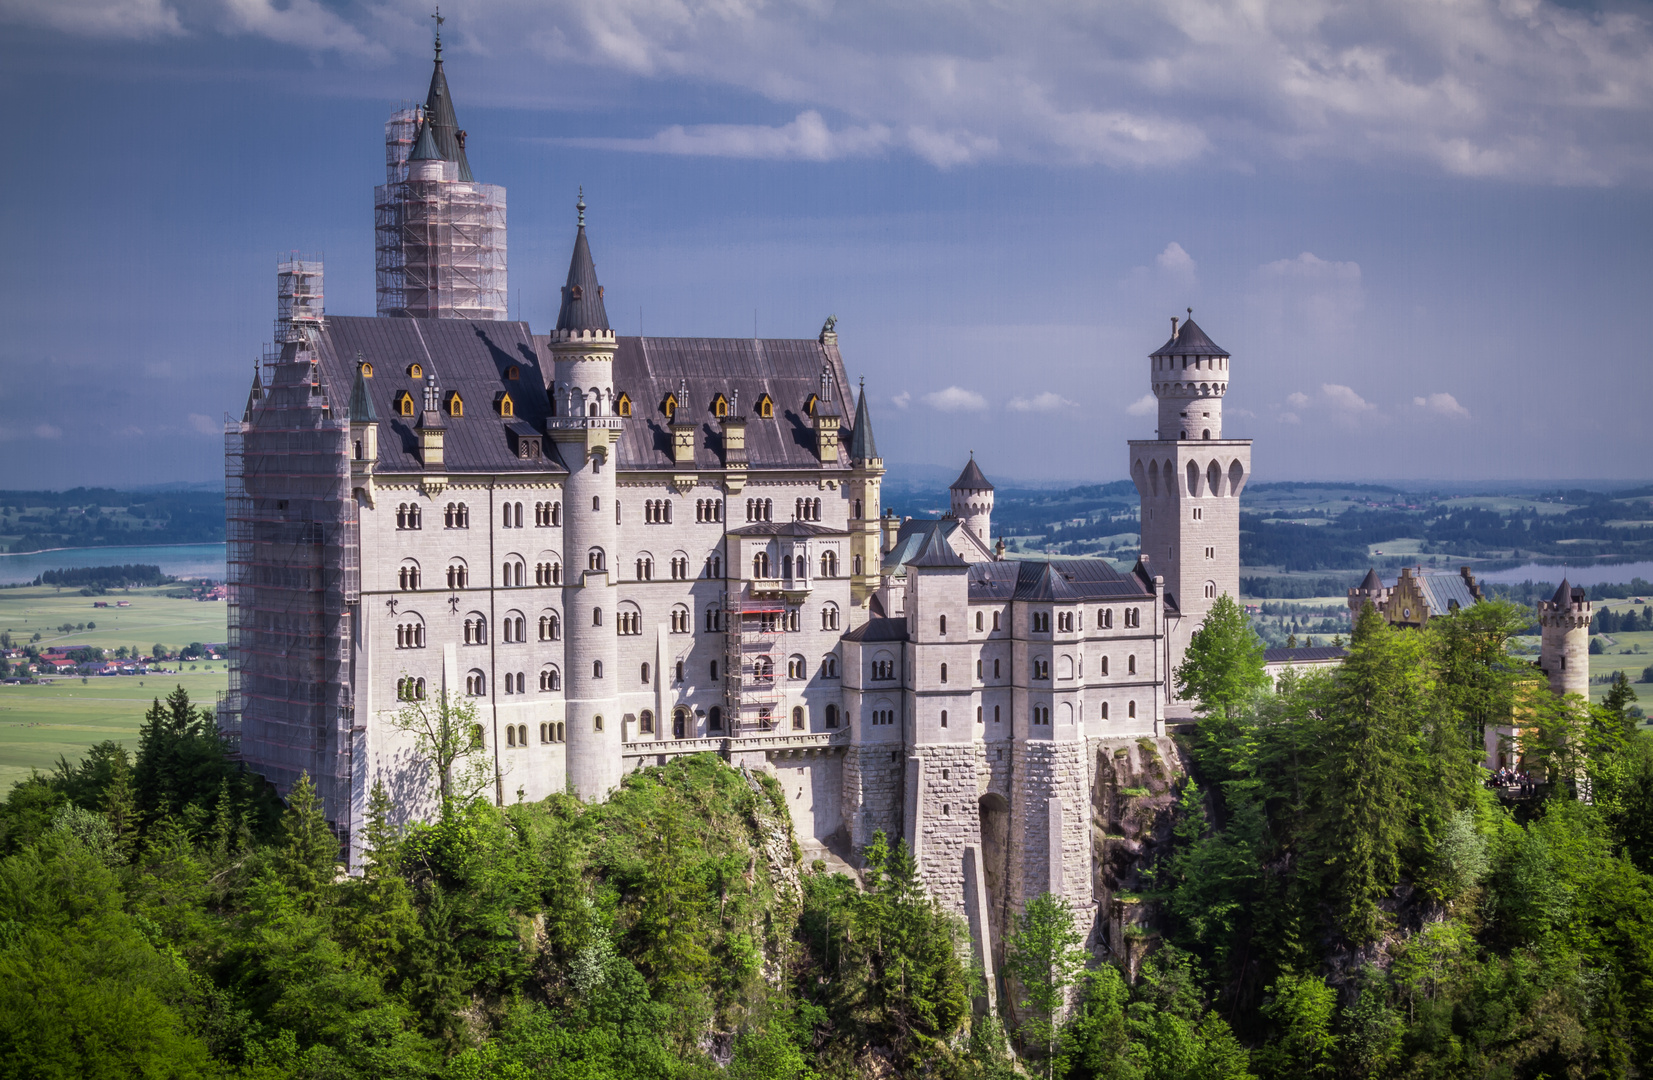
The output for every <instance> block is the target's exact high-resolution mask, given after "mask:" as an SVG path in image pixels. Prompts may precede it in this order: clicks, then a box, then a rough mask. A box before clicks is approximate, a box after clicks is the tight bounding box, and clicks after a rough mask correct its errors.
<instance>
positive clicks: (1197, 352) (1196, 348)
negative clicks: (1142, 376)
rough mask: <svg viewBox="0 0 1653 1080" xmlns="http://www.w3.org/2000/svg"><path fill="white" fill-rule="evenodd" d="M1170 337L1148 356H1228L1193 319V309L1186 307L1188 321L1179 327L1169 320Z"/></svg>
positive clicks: (1174, 321)
mask: <svg viewBox="0 0 1653 1080" xmlns="http://www.w3.org/2000/svg"><path fill="white" fill-rule="evenodd" d="M1171 327H1172V329H1171V338H1170V340H1169V341H1167V342H1166V343H1165V344H1163V345H1161V346H1160V347H1159V348H1158V349H1157V350H1156V351H1154V352H1151V353H1149V354H1148V355H1149V356H1222V357H1226V356H1228V353H1227V352H1225V351H1223V349H1222V348H1221V347H1220V346H1219V345H1218V344H1217V343H1216V342H1215V341H1212V340H1211V339H1210V338H1209V337H1206V335H1205V331H1204V330H1201V329H1200V326H1199V324H1198V323H1196V322H1195V321H1194V309H1193V308H1189V309H1188V321H1187V322H1185V323H1183V324H1182V325H1181V326H1180V327H1179V326H1177V324H1176V320H1175V319H1172V320H1171Z"/></svg>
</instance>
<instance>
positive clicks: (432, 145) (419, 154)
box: [408, 120, 446, 161]
mask: <svg viewBox="0 0 1653 1080" xmlns="http://www.w3.org/2000/svg"><path fill="white" fill-rule="evenodd" d="M432 131H433V129H432V127H431V126H430V123H429V122H427V121H425V120H421V121H419V134H418V135H416V136H414V139H413V152H412V153H411V154H409V155H408V160H409V161H445V160H446V159H445V158H444V157H443V156H442V151H440V150H438V149H437V148H436V136H435V135H433V134H432Z"/></svg>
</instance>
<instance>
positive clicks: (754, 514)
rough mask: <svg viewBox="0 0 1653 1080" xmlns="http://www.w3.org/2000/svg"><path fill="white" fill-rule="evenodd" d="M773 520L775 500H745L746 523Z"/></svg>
mask: <svg viewBox="0 0 1653 1080" xmlns="http://www.w3.org/2000/svg"><path fill="white" fill-rule="evenodd" d="M774 518H775V500H773V499H747V500H746V520H747V521H773V520H774Z"/></svg>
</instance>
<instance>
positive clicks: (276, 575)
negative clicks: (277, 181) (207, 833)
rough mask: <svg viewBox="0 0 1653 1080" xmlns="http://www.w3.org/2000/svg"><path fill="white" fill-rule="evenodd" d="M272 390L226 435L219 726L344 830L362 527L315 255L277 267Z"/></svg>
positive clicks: (263, 376) (266, 361)
mask: <svg viewBox="0 0 1653 1080" xmlns="http://www.w3.org/2000/svg"><path fill="white" fill-rule="evenodd" d="M277 310H278V313H279V314H278V318H277V321H276V335H275V336H276V340H277V342H278V345H277V347H275V348H273V349H270V350H268V351H266V353H265V354H264V356H263V358H262V363H261V370H260V380H261V381H262V383H263V386H264V394H263V396H262V398H257V397H255V398H254V399H253V400H252V402H251V403H250V405H249V408H248V413H247V419H246V420H245V421H243V422H240V423H232V424H230V425H227V427H230V428H234V430H233V431H230V430H227V431H226V434H225V477H224V480H225V495H226V502H225V515H226V521H225V526H226V530H225V531H226V537H225V539H226V542H227V552H226V557H227V564H228V585H229V588H228V593H229V597H228V599H229V612H228V615H229V641H230V645H229V648H230V680H231V681H230V688H229V690H228V691H227V692H226V698H225V702H224V706H223V715H222V717H221V719H220V727H221V729H223V730H224V733H225V735H226V736H227V737H229V738H230V739H231V740H232V741H233V742H234V743H235V745H236V747H237V749H238V751H239V753H240V756H241V759H242V761H243V762H245V763H246V765H247V766H248V768H250V769H252V770H253V771H255V772H257V773H259V774H261V775H263V776H264V777H265V778H266V779H268V780H270V781H271V782H272V783H274V784H275V785H276V788H277V789H278V790H279V791H281V792H282V793H283V794H285V793H286V792H287V791H288V790H289V789H290V788H291V787H292V785H293V783H294V782H295V781H297V779H298V778H299V776H300V775H301V774H308V775H309V776H310V777H311V778H312V780H313V782H314V783H315V785H316V788H317V791H318V793H319V794H320V795H321V797H322V800H323V803H324V805H325V808H326V813H327V817H328V819H329V820H331V821H333V822H335V823H336V826H337V828H338V830H339V832H340V833H341V834H346V833H347V832H348V810H349V804H350V777H351V772H352V769H351V760H350V755H351V750H352V729H353V728H354V726H355V720H354V711H353V703H352V684H353V678H352V671H351V664H352V654H353V650H352V641H353V621H354V614H355V608H356V604H357V602H358V600H359V598H360V588H361V585H360V582H361V570H360V564H359V559H360V555H359V530H358V523H357V517H356V503H355V498H354V496H353V492H352V490H351V479H350V455H349V441H350V439H349V436H350V428H349V420H348V417H347V415H346V409H345V400H344V399H343V398H340V397H339V396H337V395H335V394H334V393H333V391H332V388H331V387H329V386H328V384H327V381H326V379H325V378H323V376H322V375H321V365H320V363H319V356H318V354H317V352H316V345H317V337H318V335H319V334H320V333H321V331H322V329H323V316H322V306H321V264H320V261H319V260H301V259H298V258H293V259H288V260H284V261H283V262H282V263H281V264H280V266H279V267H278V270H277Z"/></svg>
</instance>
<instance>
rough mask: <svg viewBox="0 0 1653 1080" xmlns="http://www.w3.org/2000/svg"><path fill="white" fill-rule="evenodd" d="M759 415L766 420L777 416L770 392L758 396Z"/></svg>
mask: <svg viewBox="0 0 1653 1080" xmlns="http://www.w3.org/2000/svg"><path fill="white" fill-rule="evenodd" d="M758 415H759V416H761V417H762V418H763V419H765V420H773V419H774V418H775V403H774V401H772V400H770V397H769V395H768V394H765V395H763V396H762V397H760V398H758Z"/></svg>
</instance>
